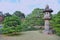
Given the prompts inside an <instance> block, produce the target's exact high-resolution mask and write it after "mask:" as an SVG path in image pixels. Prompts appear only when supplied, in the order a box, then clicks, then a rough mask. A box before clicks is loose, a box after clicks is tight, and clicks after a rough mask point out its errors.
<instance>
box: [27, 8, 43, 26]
mask: <svg viewBox="0 0 60 40" xmlns="http://www.w3.org/2000/svg"><path fill="white" fill-rule="evenodd" d="M26 19H27V20H28V21H29V23H30V24H31V25H40V26H42V25H44V21H43V9H39V8H35V9H34V10H33V11H32V13H31V14H29V15H28V16H27V17H26Z"/></svg>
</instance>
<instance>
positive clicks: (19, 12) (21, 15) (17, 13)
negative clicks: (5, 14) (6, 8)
mask: <svg viewBox="0 0 60 40" xmlns="http://www.w3.org/2000/svg"><path fill="white" fill-rule="evenodd" d="M14 14H15V15H16V16H18V17H20V18H25V15H24V14H23V13H22V12H21V11H15V12H14Z"/></svg>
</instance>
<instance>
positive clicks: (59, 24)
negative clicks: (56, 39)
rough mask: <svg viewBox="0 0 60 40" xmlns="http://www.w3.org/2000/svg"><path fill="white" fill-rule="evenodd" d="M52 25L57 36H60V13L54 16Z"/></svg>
mask: <svg viewBox="0 0 60 40" xmlns="http://www.w3.org/2000/svg"><path fill="white" fill-rule="evenodd" d="M52 17H53V18H52V20H51V25H52V26H53V28H54V30H55V31H56V34H57V35H59V36H60V12H58V13H57V14H55V15H53V16H52Z"/></svg>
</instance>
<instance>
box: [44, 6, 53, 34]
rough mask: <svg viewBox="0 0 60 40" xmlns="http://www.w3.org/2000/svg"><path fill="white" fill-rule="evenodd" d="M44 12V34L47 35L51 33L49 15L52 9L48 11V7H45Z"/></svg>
mask: <svg viewBox="0 0 60 40" xmlns="http://www.w3.org/2000/svg"><path fill="white" fill-rule="evenodd" d="M43 12H44V19H45V25H44V31H43V32H44V33H46V34H49V33H52V30H50V23H49V21H50V20H51V17H50V13H51V12H53V10H52V9H49V6H48V5H47V6H46V8H45V10H44V11H43Z"/></svg>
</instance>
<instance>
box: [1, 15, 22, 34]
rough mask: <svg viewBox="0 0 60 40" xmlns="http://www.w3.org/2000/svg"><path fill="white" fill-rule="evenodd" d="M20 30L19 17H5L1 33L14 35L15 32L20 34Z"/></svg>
mask: <svg viewBox="0 0 60 40" xmlns="http://www.w3.org/2000/svg"><path fill="white" fill-rule="evenodd" d="M21 29H22V27H21V21H20V19H19V17H17V16H15V15H13V16H9V17H5V19H4V21H3V28H2V31H3V33H6V34H8V33H14V32H15V33H16V32H20V31H21Z"/></svg>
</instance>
